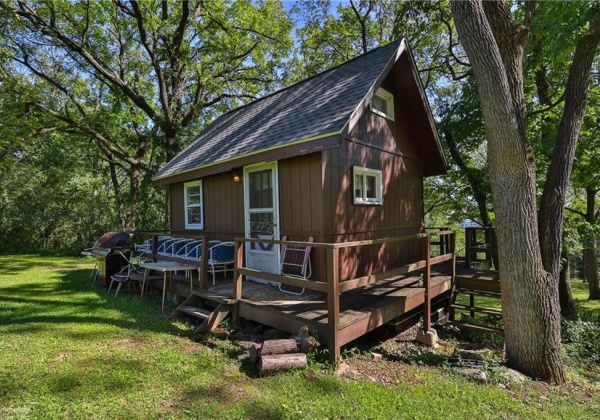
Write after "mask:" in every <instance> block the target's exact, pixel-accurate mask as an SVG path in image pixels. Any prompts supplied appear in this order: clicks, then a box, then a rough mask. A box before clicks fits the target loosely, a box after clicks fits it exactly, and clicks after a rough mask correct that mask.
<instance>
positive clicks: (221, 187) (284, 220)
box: [170, 152, 323, 271]
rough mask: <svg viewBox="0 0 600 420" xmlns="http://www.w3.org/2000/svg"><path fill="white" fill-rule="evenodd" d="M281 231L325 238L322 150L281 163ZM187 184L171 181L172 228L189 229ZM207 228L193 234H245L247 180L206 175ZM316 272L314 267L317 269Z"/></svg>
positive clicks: (317, 260) (316, 256)
mask: <svg viewBox="0 0 600 420" xmlns="http://www.w3.org/2000/svg"><path fill="white" fill-rule="evenodd" d="M277 167H278V178H279V188H278V190H279V231H280V234H281V235H287V236H288V239H289V240H294V241H306V240H307V239H308V237H309V236H313V237H314V238H315V241H317V242H319V241H321V240H322V239H323V235H322V232H323V211H322V205H323V194H322V179H321V152H316V153H311V154H307V155H303V156H297V157H292V158H288V159H283V160H281V161H279V162H278V164H277ZM183 185H184V184H183V183H177V184H171V186H170V188H171V209H172V210H171V229H172V230H173V231H184V230H185V216H184V213H185V208H184V198H183V194H184V190H183ZM202 190H203V199H204V230H202V231H194V230H190V231H189V232H190V233H198V234H202V235H207V236H208V237H209V238H210V239H219V240H233V239H235V238H236V237H244V236H245V226H244V183H243V182H234V181H233V173H232V172H225V173H222V174H217V175H210V176H206V177H204V178H202ZM320 254H321V250H314V251H313V254H312V264H313V267H315V266H318V265H319V264H322V260H323V256H321V255H320ZM313 271H314V270H313Z"/></svg>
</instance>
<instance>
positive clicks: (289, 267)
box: [279, 236, 315, 295]
mask: <svg viewBox="0 0 600 420" xmlns="http://www.w3.org/2000/svg"><path fill="white" fill-rule="evenodd" d="M282 239H283V240H284V241H285V240H287V236H283V237H282ZM314 241H315V238H313V237H312V236H310V237H309V238H308V241H307V242H314ZM311 249H312V247H311V246H310V245H306V246H305V245H287V244H283V245H281V266H280V270H279V273H280V274H281V275H284V276H289V277H296V278H299V279H303V280H306V279H308V278H309V277H310V275H311V274H312V266H311V264H310V250H311ZM279 291H281V292H283V293H290V294H292V295H301V294H303V293H304V288H303V287H295V286H287V285H285V284H281V283H279Z"/></svg>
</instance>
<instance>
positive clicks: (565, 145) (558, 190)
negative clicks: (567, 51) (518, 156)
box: [539, 17, 600, 290]
mask: <svg viewBox="0 0 600 420" xmlns="http://www.w3.org/2000/svg"><path fill="white" fill-rule="evenodd" d="M598 43H600V17H599V18H597V19H595V20H594V21H593V22H592V23H591V25H590V28H589V30H588V31H587V32H586V33H585V34H584V35H583V36H582V37H581V39H580V40H579V42H578V43H577V47H576V49H575V54H574V56H573V62H572V63H571V67H570V69H569V79H568V80H567V87H566V91H565V109H564V112H563V115H562V119H561V121H560V125H559V127H558V133H557V135H556V141H555V145H554V152H553V155H552V161H551V163H550V168H549V169H548V174H547V176H546V182H545V184H544V192H543V194H542V199H541V200H540V215H539V224H540V226H539V229H540V240H541V251H542V262H543V263H544V268H545V269H546V270H547V271H548V272H549V273H550V275H551V276H552V278H553V279H554V280H553V282H554V283H556V284H558V283H559V270H560V255H561V247H562V237H563V220H564V215H563V213H564V207H565V203H566V195H567V187H568V184H569V179H570V178H571V170H572V168H573V160H574V157H575V149H576V147H577V141H578V139H579V132H580V130H581V124H582V123H583V117H584V116H585V107H586V102H587V95H588V85H589V78H590V73H591V70H592V64H593V63H594V59H595V58H596V49H597V48H598ZM590 290H591V289H590Z"/></svg>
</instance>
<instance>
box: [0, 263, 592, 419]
mask: <svg viewBox="0 0 600 420" xmlns="http://www.w3.org/2000/svg"><path fill="white" fill-rule="evenodd" d="M92 265H93V264H92V263H91V262H90V261H89V260H83V259H66V258H52V257H40V256H0V355H1V358H0V418H39V419H50V418H84V419H88V418H95V419H103V418H111V419H112V418H122V419H129V418H132V419H135V418H178V419H179V418H252V419H255V418H256V419H258V418H262V419H279V418H281V419H286V418H310V419H313V418H317V419H321V418H357V419H366V418H371V419H379V418H382V419H396V418H465V417H466V416H470V418H507V417H510V418H513V417H515V418H560V417H562V418H578V419H579V418H599V417H600V407H599V404H598V395H599V394H598V392H599V390H598V387H597V385H594V384H593V383H589V382H586V381H585V379H583V378H581V377H579V376H577V377H572V382H571V383H570V384H569V385H566V386H561V387H549V386H546V385H543V384H539V383H534V382H531V381H528V382H526V383H525V384H524V385H516V384H510V383H509V384H508V385H507V388H506V389H503V388H501V387H499V386H498V385H497V384H488V385H479V384H475V383H473V382H470V381H469V380H467V379H465V378H463V377H461V376H459V375H457V374H456V373H454V372H453V371H452V370H450V369H448V368H430V367H426V366H418V365H407V366H405V368H404V369H400V370H399V373H398V378H397V383H396V385H394V386H383V385H380V384H377V383H375V382H373V381H370V380H359V379H347V378H342V377H339V376H337V375H336V374H335V373H333V372H331V371H323V370H319V369H318V366H316V365H313V366H311V368H310V369H309V370H307V371H303V372H288V373H283V374H279V375H276V376H272V377H266V378H258V377H256V375H255V374H254V372H253V371H251V370H250V369H249V368H248V366H247V364H246V363H244V362H241V361H239V360H238V358H237V357H236V355H237V354H238V353H237V349H236V348H235V345H234V343H230V342H227V341H223V342H221V343H220V344H217V345H216V346H213V348H209V347H207V346H204V345H201V344H197V343H195V342H193V341H191V340H190V339H189V338H188V336H189V334H190V332H191V328H190V327H188V326H187V325H185V324H182V323H180V322H174V321H169V320H168V319H167V316H166V315H161V314H160V303H159V301H158V300H156V299H149V300H143V301H142V300H140V299H139V298H137V297H129V296H128V295H127V293H124V294H123V296H119V297H118V298H115V297H114V296H113V295H112V294H111V295H110V296H109V295H108V294H107V293H106V291H105V290H104V289H101V288H98V287H97V286H95V285H93V284H92V283H91V282H90V280H89V274H90V269H91V267H92ZM217 342H218V341H217ZM374 363H375V362H374ZM571 375H574V374H571Z"/></svg>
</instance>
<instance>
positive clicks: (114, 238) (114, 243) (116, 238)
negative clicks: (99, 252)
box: [94, 232, 131, 248]
mask: <svg viewBox="0 0 600 420" xmlns="http://www.w3.org/2000/svg"><path fill="white" fill-rule="evenodd" d="M94 246H95V247H97V248H117V247H128V246H131V240H130V238H129V233H127V232H108V233H105V234H104V235H102V236H101V237H100V239H98V240H97V241H96V243H95V244H94Z"/></svg>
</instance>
